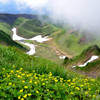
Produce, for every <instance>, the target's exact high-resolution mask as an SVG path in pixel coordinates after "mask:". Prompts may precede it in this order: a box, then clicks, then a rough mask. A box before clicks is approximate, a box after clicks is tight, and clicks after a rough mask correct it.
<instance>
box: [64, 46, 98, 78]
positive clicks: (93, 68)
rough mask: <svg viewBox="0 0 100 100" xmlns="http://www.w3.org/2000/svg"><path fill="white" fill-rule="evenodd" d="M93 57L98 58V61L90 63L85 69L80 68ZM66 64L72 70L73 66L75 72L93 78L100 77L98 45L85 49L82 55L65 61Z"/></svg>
mask: <svg viewBox="0 0 100 100" xmlns="http://www.w3.org/2000/svg"><path fill="white" fill-rule="evenodd" d="M92 56H98V59H95V60H94V61H92V62H89V63H88V64H87V65H86V66H84V67H79V65H83V64H84V63H85V62H87V61H88V60H89V59H90V58H91V57H92ZM64 64H65V66H66V67H67V68H70V69H72V66H75V65H76V67H75V68H73V70H75V71H77V72H79V73H83V74H85V75H88V76H91V77H100V48H99V47H98V46H97V45H93V46H90V47H88V48H87V49H85V50H84V51H83V52H82V53H81V54H80V55H78V56H76V57H74V58H72V59H67V58H66V59H65V60H64Z"/></svg>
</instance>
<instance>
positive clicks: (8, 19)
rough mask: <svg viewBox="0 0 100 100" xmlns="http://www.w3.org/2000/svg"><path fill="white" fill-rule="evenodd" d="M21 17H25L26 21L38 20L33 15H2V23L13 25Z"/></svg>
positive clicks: (0, 18)
mask: <svg viewBox="0 0 100 100" xmlns="http://www.w3.org/2000/svg"><path fill="white" fill-rule="evenodd" d="M19 17H23V18H26V19H34V18H37V16H36V15H32V14H2V13H1V14H0V22H4V23H7V24H13V23H14V21H16V20H17V18H19Z"/></svg>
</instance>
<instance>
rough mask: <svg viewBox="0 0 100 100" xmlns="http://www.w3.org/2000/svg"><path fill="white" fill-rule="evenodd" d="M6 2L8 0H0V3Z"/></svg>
mask: <svg viewBox="0 0 100 100" xmlns="http://www.w3.org/2000/svg"><path fill="white" fill-rule="evenodd" d="M8 2H9V0H0V3H3V4H6V3H8Z"/></svg>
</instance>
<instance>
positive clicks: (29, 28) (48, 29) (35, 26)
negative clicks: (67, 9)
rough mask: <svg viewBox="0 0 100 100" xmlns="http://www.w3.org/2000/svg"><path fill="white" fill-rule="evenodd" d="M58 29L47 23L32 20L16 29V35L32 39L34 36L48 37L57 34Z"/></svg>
mask: <svg viewBox="0 0 100 100" xmlns="http://www.w3.org/2000/svg"><path fill="white" fill-rule="evenodd" d="M59 29H60V28H58V27H57V26H55V25H53V24H50V23H48V22H43V21H41V20H39V19H32V20H28V21H26V22H24V23H23V24H22V25H20V26H19V27H18V29H17V30H18V33H19V34H20V35H21V36H23V37H25V38H32V37H34V36H36V35H42V36H46V35H50V34H52V33H54V32H57V31H58V30H59Z"/></svg>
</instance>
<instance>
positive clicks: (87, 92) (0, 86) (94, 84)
mask: <svg viewBox="0 0 100 100" xmlns="http://www.w3.org/2000/svg"><path fill="white" fill-rule="evenodd" d="M0 52H1V53H0V72H1V73H0V91H1V92H0V99H1V100H5V99H9V100H12V99H21V100H29V99H30V100H32V99H44V100H52V99H60V100H61V99H62V100H66V99H67V100H69V99H72V100H80V99H82V100H97V98H98V99H99V93H100V81H99V80H95V79H90V78H87V77H82V76H79V75H78V74H75V73H73V72H70V71H67V70H66V69H65V68H64V67H62V66H59V65H57V64H56V63H53V62H51V61H49V60H46V59H43V58H40V57H34V56H28V55H26V54H24V53H23V52H22V51H20V50H18V49H16V48H11V47H5V46H1V45H0Z"/></svg>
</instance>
